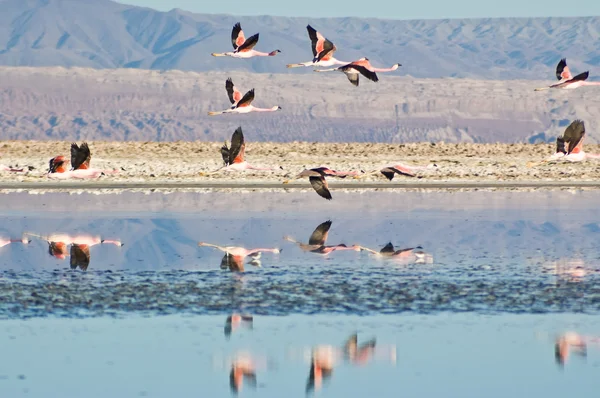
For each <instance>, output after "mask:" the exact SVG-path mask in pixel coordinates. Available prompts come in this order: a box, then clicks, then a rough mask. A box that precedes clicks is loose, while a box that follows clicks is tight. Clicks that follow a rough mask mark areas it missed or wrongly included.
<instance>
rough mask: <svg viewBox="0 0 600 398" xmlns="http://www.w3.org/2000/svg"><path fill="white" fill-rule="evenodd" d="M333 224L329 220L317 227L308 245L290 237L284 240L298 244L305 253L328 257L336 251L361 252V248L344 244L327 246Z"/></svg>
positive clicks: (285, 237)
mask: <svg viewBox="0 0 600 398" xmlns="http://www.w3.org/2000/svg"><path fill="white" fill-rule="evenodd" d="M331 224H332V221H331V220H328V221H325V222H324V223H321V224H319V225H318V226H317V228H315V230H314V231H313V233H312V234H311V235H310V238H308V243H307V244H305V243H302V242H299V241H297V240H295V239H294V238H292V237H290V236H284V237H283V239H285V240H287V241H288V242H292V243H295V244H297V245H298V247H299V248H300V249H302V250H303V251H307V252H311V253H317V254H324V255H328V254H329V253H331V252H333V251H336V250H354V251H360V246H351V247H348V246H346V245H345V244H343V243H340V244H338V245H333V246H325V242H326V241H327V236H328V235H329V229H330V228H331Z"/></svg>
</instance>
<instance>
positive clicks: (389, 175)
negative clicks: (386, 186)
mask: <svg viewBox="0 0 600 398" xmlns="http://www.w3.org/2000/svg"><path fill="white" fill-rule="evenodd" d="M381 174H383V175H384V176H385V178H387V179H388V180H390V181H392V180H393V179H394V175H395V174H396V173H395V172H394V171H393V170H392V169H390V168H388V167H386V168H385V169H381Z"/></svg>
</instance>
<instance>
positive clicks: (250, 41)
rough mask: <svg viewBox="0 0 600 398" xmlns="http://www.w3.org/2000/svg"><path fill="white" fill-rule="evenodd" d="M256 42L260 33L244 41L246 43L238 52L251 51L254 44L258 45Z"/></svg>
mask: <svg viewBox="0 0 600 398" xmlns="http://www.w3.org/2000/svg"><path fill="white" fill-rule="evenodd" d="M256 43H258V33H257V34H255V35H253V36H250V37H249V38H247V39H246V41H245V42H244V44H242V45H241V46H239V47H238V49H237V50H236V51H237V52H245V51H250V50H252V49H253V48H254V46H256Z"/></svg>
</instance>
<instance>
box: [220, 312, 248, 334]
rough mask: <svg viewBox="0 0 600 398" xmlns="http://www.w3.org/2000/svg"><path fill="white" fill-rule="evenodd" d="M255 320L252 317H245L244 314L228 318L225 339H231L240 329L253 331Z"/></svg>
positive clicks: (235, 314) (232, 315)
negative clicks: (244, 328)
mask: <svg viewBox="0 0 600 398" xmlns="http://www.w3.org/2000/svg"><path fill="white" fill-rule="evenodd" d="M253 321H254V318H253V317H252V315H243V314H237V313H234V314H231V315H229V316H228V317H227V320H226V321H225V330H224V332H225V337H226V338H229V337H231V334H232V333H233V332H235V331H236V330H237V329H238V328H240V327H246V328H248V329H252V327H253Z"/></svg>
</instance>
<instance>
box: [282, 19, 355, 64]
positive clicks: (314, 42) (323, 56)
mask: <svg viewBox="0 0 600 398" xmlns="http://www.w3.org/2000/svg"><path fill="white" fill-rule="evenodd" d="M306 30H307V31H308V37H309V38H310V42H311V48H312V52H313V57H314V58H313V60H312V61H308V62H301V63H299V64H288V65H287V67H288V68H298V67H301V66H323V67H327V66H334V65H346V64H349V62H345V61H339V60H337V59H335V58H334V57H333V53H334V52H335V51H336V50H337V48H336V47H335V45H334V44H333V43H332V42H331V41H329V40H328V39H326V38H325V37H324V36H323V35H322V34H320V33H319V32H317V31H316V30H315V29H314V28H313V27H312V26H310V25H307V26H306Z"/></svg>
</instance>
